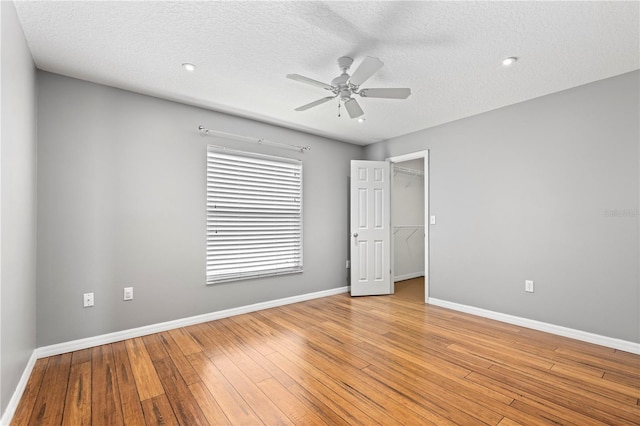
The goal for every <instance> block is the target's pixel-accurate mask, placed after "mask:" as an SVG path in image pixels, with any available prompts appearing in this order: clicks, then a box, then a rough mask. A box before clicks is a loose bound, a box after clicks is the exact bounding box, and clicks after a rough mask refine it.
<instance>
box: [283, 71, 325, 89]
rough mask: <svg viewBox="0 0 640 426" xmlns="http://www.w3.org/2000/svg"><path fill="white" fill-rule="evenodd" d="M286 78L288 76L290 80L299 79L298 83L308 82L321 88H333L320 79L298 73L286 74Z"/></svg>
mask: <svg viewBox="0 0 640 426" xmlns="http://www.w3.org/2000/svg"><path fill="white" fill-rule="evenodd" d="M287 78H290V79H291V80H295V81H299V82H300V83H307V84H310V85H312V86H317V87H321V88H323V89H327V90H333V87H331V85H329V84H327V83H323V82H321V81H318V80H314V79H312V78H309V77H305V76H303V75H300V74H287Z"/></svg>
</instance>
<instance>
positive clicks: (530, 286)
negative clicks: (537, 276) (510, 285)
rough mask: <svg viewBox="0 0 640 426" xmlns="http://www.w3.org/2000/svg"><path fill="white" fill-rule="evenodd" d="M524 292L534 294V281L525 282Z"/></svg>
mask: <svg viewBox="0 0 640 426" xmlns="http://www.w3.org/2000/svg"><path fill="white" fill-rule="evenodd" d="M524 291H526V292H528V293H533V281H531V280H525V282H524Z"/></svg>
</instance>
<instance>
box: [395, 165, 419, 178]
mask: <svg viewBox="0 0 640 426" xmlns="http://www.w3.org/2000/svg"><path fill="white" fill-rule="evenodd" d="M393 171H394V172H395V174H398V173H406V174H408V175H413V176H424V170H417V169H410V168H408V167H400V166H394V167H393Z"/></svg>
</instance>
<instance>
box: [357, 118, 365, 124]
mask: <svg viewBox="0 0 640 426" xmlns="http://www.w3.org/2000/svg"><path fill="white" fill-rule="evenodd" d="M365 121H367V119H366V118H364V117H360V118H358V123H360V124H362V123H364V122H365Z"/></svg>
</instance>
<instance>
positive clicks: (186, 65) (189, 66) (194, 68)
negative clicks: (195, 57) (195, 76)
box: [182, 62, 196, 72]
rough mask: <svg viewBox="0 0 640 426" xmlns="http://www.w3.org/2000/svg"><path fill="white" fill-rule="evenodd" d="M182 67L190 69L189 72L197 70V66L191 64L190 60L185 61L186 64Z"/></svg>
mask: <svg viewBox="0 0 640 426" xmlns="http://www.w3.org/2000/svg"><path fill="white" fill-rule="evenodd" d="M182 68H184V69H185V70H187V71H189V72H193V71H195V70H196V66H195V65H193V64H190V63H188V62H185V63H184V64H182Z"/></svg>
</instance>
